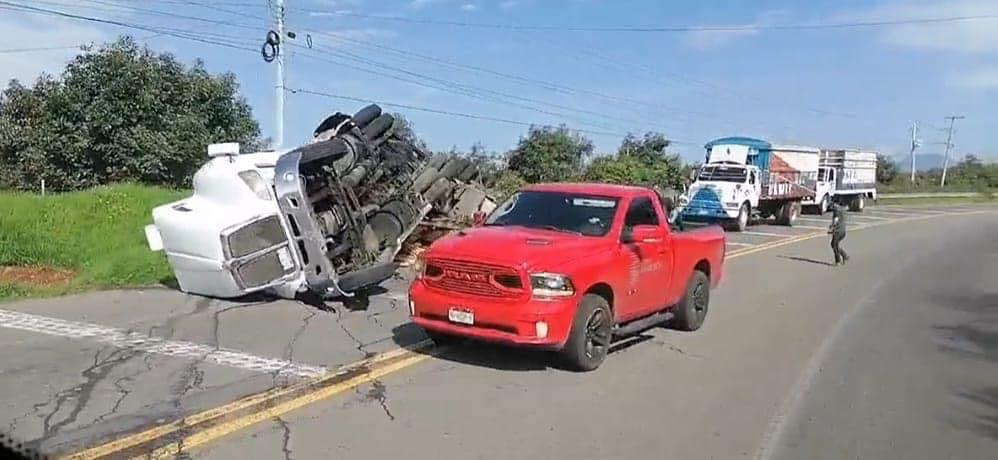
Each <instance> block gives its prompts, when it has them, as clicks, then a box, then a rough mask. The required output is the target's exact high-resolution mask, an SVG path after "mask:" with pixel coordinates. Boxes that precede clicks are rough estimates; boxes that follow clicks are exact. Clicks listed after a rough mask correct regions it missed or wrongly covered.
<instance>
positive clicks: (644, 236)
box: [620, 225, 665, 244]
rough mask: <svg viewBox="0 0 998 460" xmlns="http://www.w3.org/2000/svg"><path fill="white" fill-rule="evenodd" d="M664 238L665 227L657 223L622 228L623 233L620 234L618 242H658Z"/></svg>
mask: <svg viewBox="0 0 998 460" xmlns="http://www.w3.org/2000/svg"><path fill="white" fill-rule="evenodd" d="M664 239H665V229H664V228H662V227H661V226H658V225H635V226H634V227H633V228H624V233H623V234H622V235H621V236H620V242H621V243H624V244H633V243H660V242H662V240H664Z"/></svg>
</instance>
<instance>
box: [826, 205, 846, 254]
mask: <svg viewBox="0 0 998 460" xmlns="http://www.w3.org/2000/svg"><path fill="white" fill-rule="evenodd" d="M828 233H830V234H831V235H832V253H833V254H834V255H835V265H845V263H846V261H848V260H849V255H848V254H846V252H845V251H844V250H843V249H842V246H841V245H842V240H844V239H846V208H845V206H842V205H839V204H832V225H831V226H830V227H828Z"/></svg>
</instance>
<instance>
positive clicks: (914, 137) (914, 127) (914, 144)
mask: <svg viewBox="0 0 998 460" xmlns="http://www.w3.org/2000/svg"><path fill="white" fill-rule="evenodd" d="M917 148H918V122H917V121H915V122H912V123H911V183H912V184H914V183H915V149H917Z"/></svg>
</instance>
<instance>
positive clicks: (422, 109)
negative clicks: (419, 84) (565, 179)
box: [285, 88, 627, 137]
mask: <svg viewBox="0 0 998 460" xmlns="http://www.w3.org/2000/svg"><path fill="white" fill-rule="evenodd" d="M285 89H286V90H287V91H288V92H289V93H292V94H309V95H313V96H322V97H328V98H332V99H342V100H346V101H354V102H363V103H367V104H378V105H382V106H385V107H396V108H400V109H406V110H415V111H419V112H427V113H434V114H438V115H448V116H454V117H460V118H469V119H473V120H483V121H494V122H497V123H506V124H510V125H517V126H540V127H546V128H565V129H567V130H569V131H575V132H580V133H586V134H593V135H599V136H614V137H624V136H627V134H625V133H620V132H611V131H596V130H591V129H576V128H569V127H566V126H564V125H561V126H555V125H545V124H539V123H528V122H524V121H517V120H510V119H508V118H498V117H490V116H487V115H476V114H471V113H463V112H454V111H450V110H443V109H435V108H429V107H420V106H415V105H409V104H399V103H395V102H388V101H378V100H374V99H366V98H362V97H354V96H345V95H342V94H333V93H327V92H323V91H315V90H308V89H301V88H285Z"/></svg>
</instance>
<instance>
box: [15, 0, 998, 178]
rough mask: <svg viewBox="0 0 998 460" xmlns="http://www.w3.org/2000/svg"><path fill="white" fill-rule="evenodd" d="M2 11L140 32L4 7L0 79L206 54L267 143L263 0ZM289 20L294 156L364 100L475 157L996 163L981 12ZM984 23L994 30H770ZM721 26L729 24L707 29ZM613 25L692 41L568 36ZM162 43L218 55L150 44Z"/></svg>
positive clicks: (289, 131) (343, 14) (430, 14)
mask: <svg viewBox="0 0 998 460" xmlns="http://www.w3.org/2000/svg"><path fill="white" fill-rule="evenodd" d="M5 1H7V2H8V3H16V4H22V5H30V6H33V7H37V8H45V9H50V10H58V11H63V12H68V13H71V14H77V15H85V16H90V17H94V18H100V19H107V20H112V21H117V22H121V23H127V24H132V25H141V26H142V27H144V28H146V29H147V30H134V29H128V28H125V27H120V26H116V25H107V24H98V23H93V22H87V21H80V20H74V19H69V18H57V17H52V16H47V15H39V14H33V13H27V12H19V11H13V10H10V9H0V30H3V31H4V33H3V34H0V80H2V81H7V80H9V79H12V78H17V79H20V80H22V81H24V82H32V81H34V79H35V78H37V77H38V75H39V74H40V73H42V72H47V73H50V74H58V73H59V72H61V69H62V68H63V67H64V65H65V63H66V62H67V61H68V60H69V59H70V58H72V56H73V55H74V54H75V53H76V52H77V50H76V49H74V48H72V47H73V46H75V45H79V44H85V43H100V42H103V41H108V40H113V39H114V38H115V37H116V36H118V35H121V34H130V35H132V36H134V37H136V38H137V39H139V40H140V41H142V42H144V43H146V44H147V45H148V46H149V47H150V48H152V49H155V50H158V51H163V52H170V53H174V54H175V55H176V56H178V57H179V58H180V59H181V60H183V61H185V62H188V63H190V62H193V61H194V60H195V59H201V60H202V61H203V62H204V64H205V67H206V68H207V69H208V70H209V71H211V72H233V73H234V74H235V75H236V76H237V78H238V81H239V82H240V84H241V94H242V96H244V97H245V98H246V99H247V100H248V101H249V103H250V104H251V106H252V108H253V111H254V115H255V116H256V118H257V119H258V120H259V121H260V124H261V128H262V131H263V134H264V135H265V136H271V137H272V136H274V129H275V124H276V123H275V120H276V116H275V113H274V101H275V89H274V88H275V64H274V63H267V62H265V61H264V60H263V59H262V58H261V56H260V51H259V49H260V46H261V45H262V43H263V41H264V39H265V37H266V33H267V30H269V29H271V28H273V27H274V26H273V16H272V10H271V6H269V5H268V0H238V1H237V0H131V1H126V0H5ZM274 1H276V0H270V2H271V3H273V2H274ZM0 7H2V4H0ZM286 7H287V28H288V30H290V31H293V32H294V33H295V36H296V38H295V39H294V40H286V41H285V46H284V47H283V52H284V53H285V56H286V59H287V65H286V70H287V80H286V86H287V88H290V89H295V90H304V91H299V92H297V93H291V94H287V99H286V114H285V126H286V130H285V145H286V146H293V145H296V144H300V143H303V142H304V141H306V140H307V138H308V136H309V135H310V134H311V132H312V130H313V129H314V128H315V126H316V125H317V124H318V123H319V122H320V121H321V120H322V119H323V118H324V117H325V116H327V115H329V114H331V113H333V112H336V111H343V112H348V113H349V112H353V111H356V110H358V109H360V108H362V107H363V106H364V105H365V103H364V102H361V101H360V100H376V101H382V102H385V103H393V104H398V105H404V106H409V107H408V108H400V107H389V108H388V109H389V110H391V111H396V112H400V113H403V114H404V115H405V116H406V117H407V118H408V119H410V120H411V121H412V122H413V124H414V126H415V128H416V131H417V133H419V134H420V135H421V136H422V137H423V138H424V139H425V140H426V141H427V142H428V143H429V145H430V146H431V148H433V149H441V150H446V149H450V148H451V147H457V148H468V147H469V146H471V145H472V144H474V143H476V142H478V143H481V144H483V145H484V146H485V147H486V148H487V149H489V150H493V151H497V152H502V151H506V150H508V149H510V148H512V147H514V146H515V145H516V143H517V141H518V139H519V138H520V137H521V136H522V135H524V134H525V133H526V131H527V129H528V128H527V125H529V124H537V125H560V124H565V125H567V126H569V127H572V128H577V129H580V130H585V132H582V133H581V134H583V135H585V136H586V137H588V138H590V139H592V141H593V142H594V144H595V146H596V150H597V152H599V153H610V152H613V151H615V150H616V147H617V146H618V145H619V143H620V140H621V138H622V136H623V135H624V134H625V133H632V132H633V133H639V134H640V133H644V132H647V131H657V132H661V133H664V134H665V135H666V136H667V137H669V138H670V139H673V140H674V141H675V151H677V152H678V153H680V154H681V155H682V156H683V157H684V158H687V159H698V158H701V157H702V149H703V147H702V146H703V144H704V143H706V142H707V141H709V140H711V139H714V138H717V137H722V136H731V135H747V136H752V137H759V138H763V139H767V140H770V141H772V142H776V143H793V144H805V145H815V146H821V147H855V148H868V149H875V150H877V151H880V152H884V153H886V154H889V155H892V156H898V157H904V156H906V155H907V153H908V149H909V146H910V142H911V140H910V138H911V126H912V123H915V122H917V123H919V124H920V133H919V137H920V139H921V142H922V146H921V147H920V148H919V151H918V152H919V153H920V154H926V155H929V154H938V153H941V152H942V150H943V144H944V141H945V139H946V133H945V130H944V128H945V127H946V126H947V122H946V120H945V119H944V117H946V116H948V115H962V116H965V117H966V118H965V119H961V120H958V121H957V122H956V130H955V134H954V148H953V153H952V155H953V156H955V157H962V156H963V155H965V154H968V153H971V154H975V155H978V156H980V157H984V158H986V159H989V160H992V161H998V134H996V131H998V130H996V128H998V2H996V1H994V0H953V1H948V2H940V1H936V2H929V1H923V0H918V1H901V0H887V1H857V0H835V1H832V0H812V1H807V2H802V1H777V0H756V1H752V2H745V1H735V0H731V1H711V0H702V1H695V2H694V1H669V2H667V1H662V0H660V1H654V0H634V1H626V0H616V1H613V0H378V1H375V0H286ZM157 12H158V13H157ZM982 15H983V16H987V15H991V16H994V17H992V18H985V19H977V20H963V21H954V22H939V23H919V24H894V25H884V26H878V27H852V28H828V29H819V30H800V29H796V30H795V29H786V28H784V29H779V27H782V26H787V25H821V24H836V23H838V24H841V23H855V22H869V21H873V22H879V21H898V20H911V19H923V18H942V17H956V16H982ZM372 16H374V17H372ZM377 16H381V17H385V16H388V17H395V18H402V19H403V20H397V19H384V18H377ZM441 22H447V23H448V24H442V23H441ZM455 23H461V24H469V23H471V24H502V25H533V26H538V25H540V26H552V27H549V28H547V29H543V30H536V29H532V30H523V29H516V28H511V27H473V26H468V25H457V24H455ZM716 26H726V27H727V26H738V29H737V30H722V31H718V30H703V29H704V28H705V27H707V28H708V29H709V28H710V27H716ZM621 27H623V28H642V27H644V28H648V27H652V28H654V27H659V28H663V27H664V28H671V27H676V28H680V29H683V28H685V29H687V30H679V31H669V32H661V31H657V32H623V31H599V30H588V31H579V30H566V29H572V28H583V29H585V28H590V29H591V28H611V29H612V28H621ZM766 27H777V29H772V28H770V29H767V28H766ZM164 28H167V29H169V30H171V31H174V32H173V33H174V34H176V33H177V32H176V31H182V32H181V34H182V35H185V36H195V37H199V38H200V39H201V40H203V41H210V42H215V43H213V44H208V43H202V42H199V41H191V40H184V39H181V38H178V37H175V36H172V35H170V34H165V35H164V34H160V35H156V33H157V32H158V31H162V30H163V29H164ZM690 28H693V29H696V30H692V31H691V30H688V29H690ZM148 29H153V30H148ZM220 41H224V42H226V43H229V44H230V45H232V47H223V46H219V45H218V44H217V43H218V42H220ZM309 45H311V48H310V47H309ZM39 48H45V49H39ZM49 48H58V49H49ZM307 92H313V93H316V92H318V93H327V94H336V95H340V96H346V97H349V98H355V99H354V100H350V99H335V98H330V97H326V96H320V95H317V94H309V93H307ZM416 108H420V109H431V110H435V111H442V112H451V113H462V114H467V115H473V116H483V117H486V118H496V119H501V120H504V121H497V120H481V119H475V118H468V117H461V116H455V115H453V114H442V113H434V112H428V111H421V110H416ZM219 141H220V142H221V141H225V140H224V139H220V140H219Z"/></svg>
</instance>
